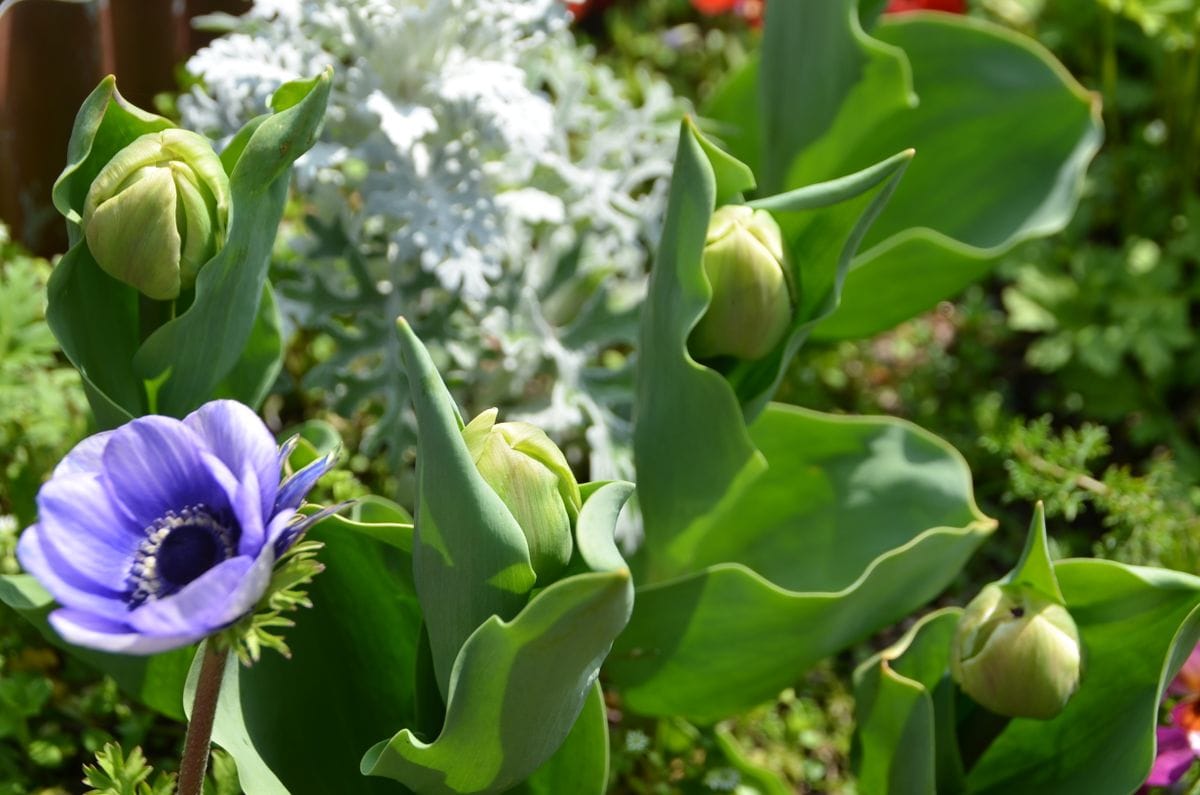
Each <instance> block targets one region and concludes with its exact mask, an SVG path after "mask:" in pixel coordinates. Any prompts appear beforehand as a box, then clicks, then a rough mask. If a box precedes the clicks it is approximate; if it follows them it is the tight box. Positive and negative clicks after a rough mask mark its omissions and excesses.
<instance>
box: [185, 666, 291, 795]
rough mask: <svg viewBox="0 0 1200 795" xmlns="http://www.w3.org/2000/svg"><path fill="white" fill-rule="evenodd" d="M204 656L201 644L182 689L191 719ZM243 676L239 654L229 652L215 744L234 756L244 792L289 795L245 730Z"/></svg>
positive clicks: (215, 721) (214, 736)
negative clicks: (241, 680)
mask: <svg viewBox="0 0 1200 795" xmlns="http://www.w3.org/2000/svg"><path fill="white" fill-rule="evenodd" d="M204 654H205V647H204V645H203V644H201V646H200V648H199V649H198V650H197V651H196V658H195V660H194V661H193V662H192V667H191V670H189V671H188V677H187V685H186V687H184V690H183V709H184V712H186V713H187V719H188V720H191V718H192V708H193V705H194V702H195V700H196V687H197V683H198V682H199V681H200V666H201V663H202V662H203V660H204ZM241 674H242V670H241V665H240V664H239V663H238V659H237V655H236V654H234V653H233V652H232V651H231V652H228V656H227V658H226V660H225V670H224V672H223V673H222V676H221V691H220V695H219V696H218V697H217V712H216V715H215V716H214V717H213V732H212V741H213V742H214V743H216V744H217V745H219V746H221V747H222V748H224V749H225V750H226V751H227V752H228V753H229V755H230V756H231V757H233V762H234V764H235V765H237V772H238V784H239V785H240V786H241V788H242V790H243V791H245V792H253V793H255V795H289V793H288V789H287V787H285V786H284V785H283V782H282V781H280V780H279V778H278V777H277V776H276V775H275V774H274V773H273V772H272V771H271V768H270V767H268V766H267V763H266V762H264V761H263V759H262V756H261V755H259V753H258V749H257V748H255V747H254V740H253V739H251V737H250V732H249V730H248V729H247V728H246V721H245V717H244V715H243V714H242V692H241V682H240V679H241Z"/></svg>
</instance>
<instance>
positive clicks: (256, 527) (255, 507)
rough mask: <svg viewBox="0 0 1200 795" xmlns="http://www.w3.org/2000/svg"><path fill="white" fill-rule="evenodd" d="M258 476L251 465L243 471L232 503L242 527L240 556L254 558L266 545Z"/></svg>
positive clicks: (239, 540) (239, 542) (239, 541)
mask: <svg viewBox="0 0 1200 795" xmlns="http://www.w3.org/2000/svg"><path fill="white" fill-rule="evenodd" d="M259 495H260V492H259V484H258V476H257V475H255V474H254V470H253V469H251V468H250V466H249V464H247V465H246V468H245V469H244V470H243V471H242V479H241V480H240V481H238V490H237V494H236V495H235V497H234V500H233V502H232V507H233V513H234V516H236V517H237V520H238V524H239V525H240V527H241V531H242V532H241V536H240V538H239V539H238V554H239V555H249V556H250V557H254V556H255V555H257V554H258V553H259V550H261V549H262V547H263V544H264V543H266V528H264V527H263V514H262V511H261V510H260V509H261V507H262V502H261V500H260V499H259Z"/></svg>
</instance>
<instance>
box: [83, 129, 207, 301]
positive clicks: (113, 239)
mask: <svg viewBox="0 0 1200 795" xmlns="http://www.w3.org/2000/svg"><path fill="white" fill-rule="evenodd" d="M228 222H229V178H228V177H227V176H226V174H225V169H224V167H223V166H222V165H221V160H220V158H218V157H217V155H216V153H215V152H213V149H212V147H211V146H210V145H209V143H208V141H207V140H205V139H204V138H203V137H201V136H199V135H197V134H195V133H193V132H189V131H187V130H178V129H169V130H163V131H161V132H154V133H147V134H145V135H142V136H140V137H139V138H136V139H134V140H133V141H132V142H130V143H129V145H127V146H126V147H125V148H124V149H121V150H120V151H119V152H117V154H116V155H115V156H114V157H113V158H112V159H111V160H109V161H108V163H107V164H105V166H104V168H103V169H101V170H100V173H99V174H98V175H97V176H96V178H95V180H93V182H92V185H91V189H90V190H89V191H88V194H87V198H86V199H85V200H84V206H83V213H82V227H83V234H84V237H85V238H86V239H87V244H88V248H89V250H90V251H91V252H92V256H93V257H94V258H95V260H96V262H97V264H99V265H100V267H101V268H102V269H103V270H104V271H105V272H106V273H108V274H109V275H110V276H112V277H113V278H115V279H118V280H120V281H122V282H124V283H125V284H128V285H130V286H132V287H134V288H136V289H137V290H138V291H139V292H141V293H142V294H144V295H146V296H147V297H149V298H153V299H156V300H160V301H166V300H171V299H173V298H176V297H177V296H178V295H179V293H180V291H181V290H187V289H191V288H192V287H193V286H194V285H195V283H196V275H197V273H198V272H199V271H200V268H201V267H202V266H203V265H204V264H205V263H206V262H208V261H209V260H210V259H212V258H213V257H214V256H215V255H216V254H217V252H218V251H220V250H221V247H222V246H223V245H224V243H225V234H226V228H227V226H228Z"/></svg>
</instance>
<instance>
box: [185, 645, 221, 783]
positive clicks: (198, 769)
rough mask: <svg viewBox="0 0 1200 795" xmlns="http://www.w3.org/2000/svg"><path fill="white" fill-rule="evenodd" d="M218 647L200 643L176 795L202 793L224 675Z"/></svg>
mask: <svg viewBox="0 0 1200 795" xmlns="http://www.w3.org/2000/svg"><path fill="white" fill-rule="evenodd" d="M218 646H219V644H217V643H214V642H213V640H212V639H211V638H210V639H209V640H208V642H206V643H205V644H204V659H203V660H202V661H201V663H200V676H199V677H198V678H197V682H196V697H195V699H193V701H192V717H191V720H190V721H188V727H187V736H186V737H185V738H184V741H183V758H182V759H181V760H180V762H179V795H201V793H203V792H204V774H205V773H206V772H207V771H208V756H209V750H210V748H211V746H212V728H213V719H214V718H215V717H216V714H217V697H218V696H219V695H220V694H221V679H222V678H223V677H224V675H225V659H226V657H227V654H226V651H225V649H224V648H223V647H222V648H218Z"/></svg>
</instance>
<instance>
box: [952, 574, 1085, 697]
mask: <svg viewBox="0 0 1200 795" xmlns="http://www.w3.org/2000/svg"><path fill="white" fill-rule="evenodd" d="M1080 669H1081V655H1080V645H1079V632H1078V630H1077V629H1076V628H1075V621H1074V619H1072V618H1071V614H1070V613H1068V612H1067V609H1066V608H1065V607H1063V606H1062V605H1061V604H1058V603H1057V602H1054V601H1051V600H1050V599H1047V598H1045V597H1044V596H1043V595H1041V594H1040V593H1039V592H1037V591H1035V590H1033V589H1032V588H1029V587H1026V586H1022V585H1008V584H1003V585H1002V584H997V583H992V584H991V585H988V586H986V587H985V588H984V589H983V590H982V591H980V592H979V595H978V596H976V597H975V598H974V599H973V600H971V603H970V604H969V605H967V608H966V610H965V611H964V612H963V615H962V618H961V619H959V622H958V629H957V631H956V632H955V636H954V645H953V647H952V651H951V656H950V673H951V674H952V675H953V677H954V679H955V681H956V682H958V683H959V685H960V686H961V687H962V689H963V690H964V691H965V692H966V694H967V695H969V696H970V697H971V698H973V699H975V701H977V702H979V703H980V704H982V705H983V706H985V707H987V708H988V709H990V710H991V711H992V712H995V713H997V714H999V715H1007V716H1009V717H1014V718H1040V719H1043V720H1046V719H1049V718H1053V717H1054V716H1055V715H1058V714H1059V713H1060V712H1062V711H1063V708H1064V707H1066V705H1067V701H1068V700H1069V699H1070V698H1071V695H1072V694H1073V693H1074V692H1075V690H1076V688H1077V687H1078V686H1079V675H1080Z"/></svg>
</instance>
